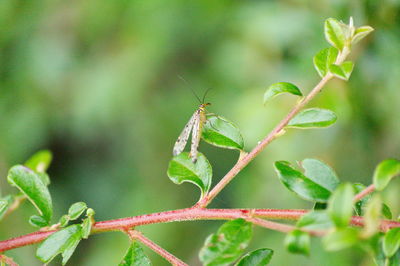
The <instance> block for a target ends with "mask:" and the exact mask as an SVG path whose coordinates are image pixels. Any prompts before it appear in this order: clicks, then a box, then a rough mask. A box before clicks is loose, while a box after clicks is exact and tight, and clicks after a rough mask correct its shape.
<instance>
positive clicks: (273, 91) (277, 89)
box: [264, 82, 303, 104]
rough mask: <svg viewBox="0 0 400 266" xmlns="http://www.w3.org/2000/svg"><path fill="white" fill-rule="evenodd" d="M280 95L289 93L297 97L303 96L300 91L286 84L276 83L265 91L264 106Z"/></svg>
mask: <svg viewBox="0 0 400 266" xmlns="http://www.w3.org/2000/svg"><path fill="white" fill-rule="evenodd" d="M281 93H290V94H293V95H297V96H303V94H302V93H301V91H300V89H299V88H298V87H297V86H296V85H293V84H292V83H288V82H278V83H275V84H272V85H271V86H269V88H268V89H267V91H266V92H265V94H264V104H266V103H267V102H268V101H269V100H270V99H272V98H274V97H275V96H277V95H279V94H281Z"/></svg>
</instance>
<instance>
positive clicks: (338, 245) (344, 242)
mask: <svg viewBox="0 0 400 266" xmlns="http://www.w3.org/2000/svg"><path fill="white" fill-rule="evenodd" d="M358 239H359V237H358V231H357V230H356V229H354V228H352V227H347V228H343V229H338V230H335V231H332V232H330V233H329V234H327V235H326V236H325V237H324V238H323V244H324V247H325V249H326V250H328V251H338V250H341V249H344V248H348V247H351V246H353V245H354V244H356V243H357V242H358Z"/></svg>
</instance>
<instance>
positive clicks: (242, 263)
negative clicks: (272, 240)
mask: <svg viewBox="0 0 400 266" xmlns="http://www.w3.org/2000/svg"><path fill="white" fill-rule="evenodd" d="M273 254H274V251H273V250H272V249H269V248H260V249H257V250H254V251H252V252H249V253H247V254H246V255H244V256H243V257H242V258H241V259H240V260H239V262H238V263H236V264H235V266H265V265H268V263H269V262H270V261H271V258H272V255H273Z"/></svg>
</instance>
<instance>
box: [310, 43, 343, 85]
mask: <svg viewBox="0 0 400 266" xmlns="http://www.w3.org/2000/svg"><path fill="white" fill-rule="evenodd" d="M337 56H338V50H337V49H336V48H335V47H330V48H325V49H322V50H321V51H319V52H318V53H317V54H316V55H315V56H314V58H313V62H314V67H315V69H316V70H317V72H318V74H319V75H320V76H321V78H323V77H325V76H326V74H328V73H329V66H330V65H332V64H334V63H335V62H336V58H337Z"/></svg>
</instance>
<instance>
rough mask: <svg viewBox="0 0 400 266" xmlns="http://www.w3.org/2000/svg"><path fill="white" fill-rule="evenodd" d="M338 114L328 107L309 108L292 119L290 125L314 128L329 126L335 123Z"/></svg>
mask: <svg viewBox="0 0 400 266" xmlns="http://www.w3.org/2000/svg"><path fill="white" fill-rule="evenodd" d="M336 120H337V117H336V114H335V113H334V112H332V111H330V110H327V109H321V108H309V109H305V110H303V111H301V112H300V113H298V114H297V115H296V116H295V117H293V118H292V120H290V121H289V123H288V127H294V128H313V127H327V126H330V125H332V124H333V123H335V122H336Z"/></svg>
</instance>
